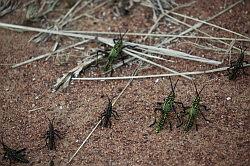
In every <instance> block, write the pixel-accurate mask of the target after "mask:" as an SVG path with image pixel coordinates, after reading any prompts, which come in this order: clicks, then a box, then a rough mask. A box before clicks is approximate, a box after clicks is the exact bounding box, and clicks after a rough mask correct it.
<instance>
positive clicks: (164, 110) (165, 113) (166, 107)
mask: <svg viewBox="0 0 250 166" xmlns="http://www.w3.org/2000/svg"><path fill="white" fill-rule="evenodd" d="M169 80H170V84H171V90H172V91H171V92H170V94H169V95H168V96H167V97H166V98H165V99H164V102H157V105H158V106H161V107H156V108H155V113H156V111H160V112H161V116H160V120H159V121H158V123H157V124H156V129H155V131H156V133H159V132H160V131H161V130H162V129H163V126H164V124H165V123H166V121H168V123H169V126H170V130H172V124H171V121H170V119H169V116H170V113H171V112H174V113H175V115H176V117H177V119H178V121H179V125H177V127H179V126H181V125H182V121H181V119H180V117H179V115H178V114H177V112H176V107H175V104H181V106H182V108H184V105H183V103H181V102H177V101H175V98H176V94H175V88H176V85H177V83H178V81H179V80H177V81H176V82H175V84H174V86H173V84H172V80H171V78H170V77H169ZM155 123H156V119H155V121H154V123H153V124H151V125H150V126H153V125H154V124H155Z"/></svg>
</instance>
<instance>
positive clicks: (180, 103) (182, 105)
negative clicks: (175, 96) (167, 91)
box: [174, 101, 185, 110]
mask: <svg viewBox="0 0 250 166" xmlns="http://www.w3.org/2000/svg"><path fill="white" fill-rule="evenodd" d="M174 103H176V104H179V105H181V107H182V108H183V110H184V109H185V106H184V104H183V103H182V102H178V101H175V102H174Z"/></svg>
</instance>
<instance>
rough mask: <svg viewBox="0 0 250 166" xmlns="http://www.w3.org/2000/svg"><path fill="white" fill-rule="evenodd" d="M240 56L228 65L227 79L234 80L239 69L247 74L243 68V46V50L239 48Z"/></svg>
mask: <svg viewBox="0 0 250 166" xmlns="http://www.w3.org/2000/svg"><path fill="white" fill-rule="evenodd" d="M240 49H241V51H240V56H239V58H238V59H237V60H236V61H233V62H231V63H230V67H229V68H227V71H228V79H229V80H235V79H236V78H237V76H238V73H239V71H240V69H241V70H242V71H243V74H245V75H247V73H246V72H245V70H244V66H243V63H247V64H248V62H247V61H244V52H245V51H246V49H247V48H245V49H244V50H242V48H240Z"/></svg>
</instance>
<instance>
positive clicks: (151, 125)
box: [149, 118, 156, 127]
mask: <svg viewBox="0 0 250 166" xmlns="http://www.w3.org/2000/svg"><path fill="white" fill-rule="evenodd" d="M154 119H155V118H154ZM155 123H156V119H155V120H154V122H153V123H152V124H150V125H149V127H152V126H154V125H155Z"/></svg>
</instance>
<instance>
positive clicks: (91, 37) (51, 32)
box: [0, 23, 218, 79]
mask: <svg viewBox="0 0 250 166" xmlns="http://www.w3.org/2000/svg"><path fill="white" fill-rule="evenodd" d="M1 26H2V27H9V28H18V29H25V30H30V31H36V32H46V33H49V34H57V35H64V36H71V37H78V38H87V39H97V40H98V41H100V42H103V43H105V44H108V45H110V46H113V45H114V44H113V43H112V40H111V39H109V38H102V37H95V36H89V35H79V34H72V33H63V32H61V31H53V30H47V29H40V28H33V27H25V26H20V25H13V24H6V23H0V27H1ZM133 45H138V46H139V45H140V46H143V47H147V48H154V47H152V46H146V45H142V44H133ZM157 49H160V48H157ZM123 51H124V52H126V53H127V54H129V55H131V56H133V57H136V58H139V59H141V60H143V61H145V62H148V63H150V64H153V65H156V66H158V67H160V68H163V69H165V70H168V71H171V72H175V73H177V72H176V71H174V70H172V69H168V68H167V67H164V66H162V65H160V64H157V63H155V62H152V61H150V60H148V59H145V58H143V57H140V56H138V55H136V54H134V53H131V52H129V49H124V50H123ZM172 52H178V51H174V50H172ZM178 53H180V52H178ZM183 54H184V53H183ZM185 55H186V54H185ZM193 57H194V56H193ZM179 58H181V56H180V57H179ZM197 58H198V57H197ZM199 60H200V61H203V62H206V61H207V63H208V62H210V63H217V64H218V62H217V61H212V60H208V59H205V58H198V60H197V61H199ZM181 76H183V77H185V78H188V79H192V78H191V77H188V76H185V75H182V74H181Z"/></svg>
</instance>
